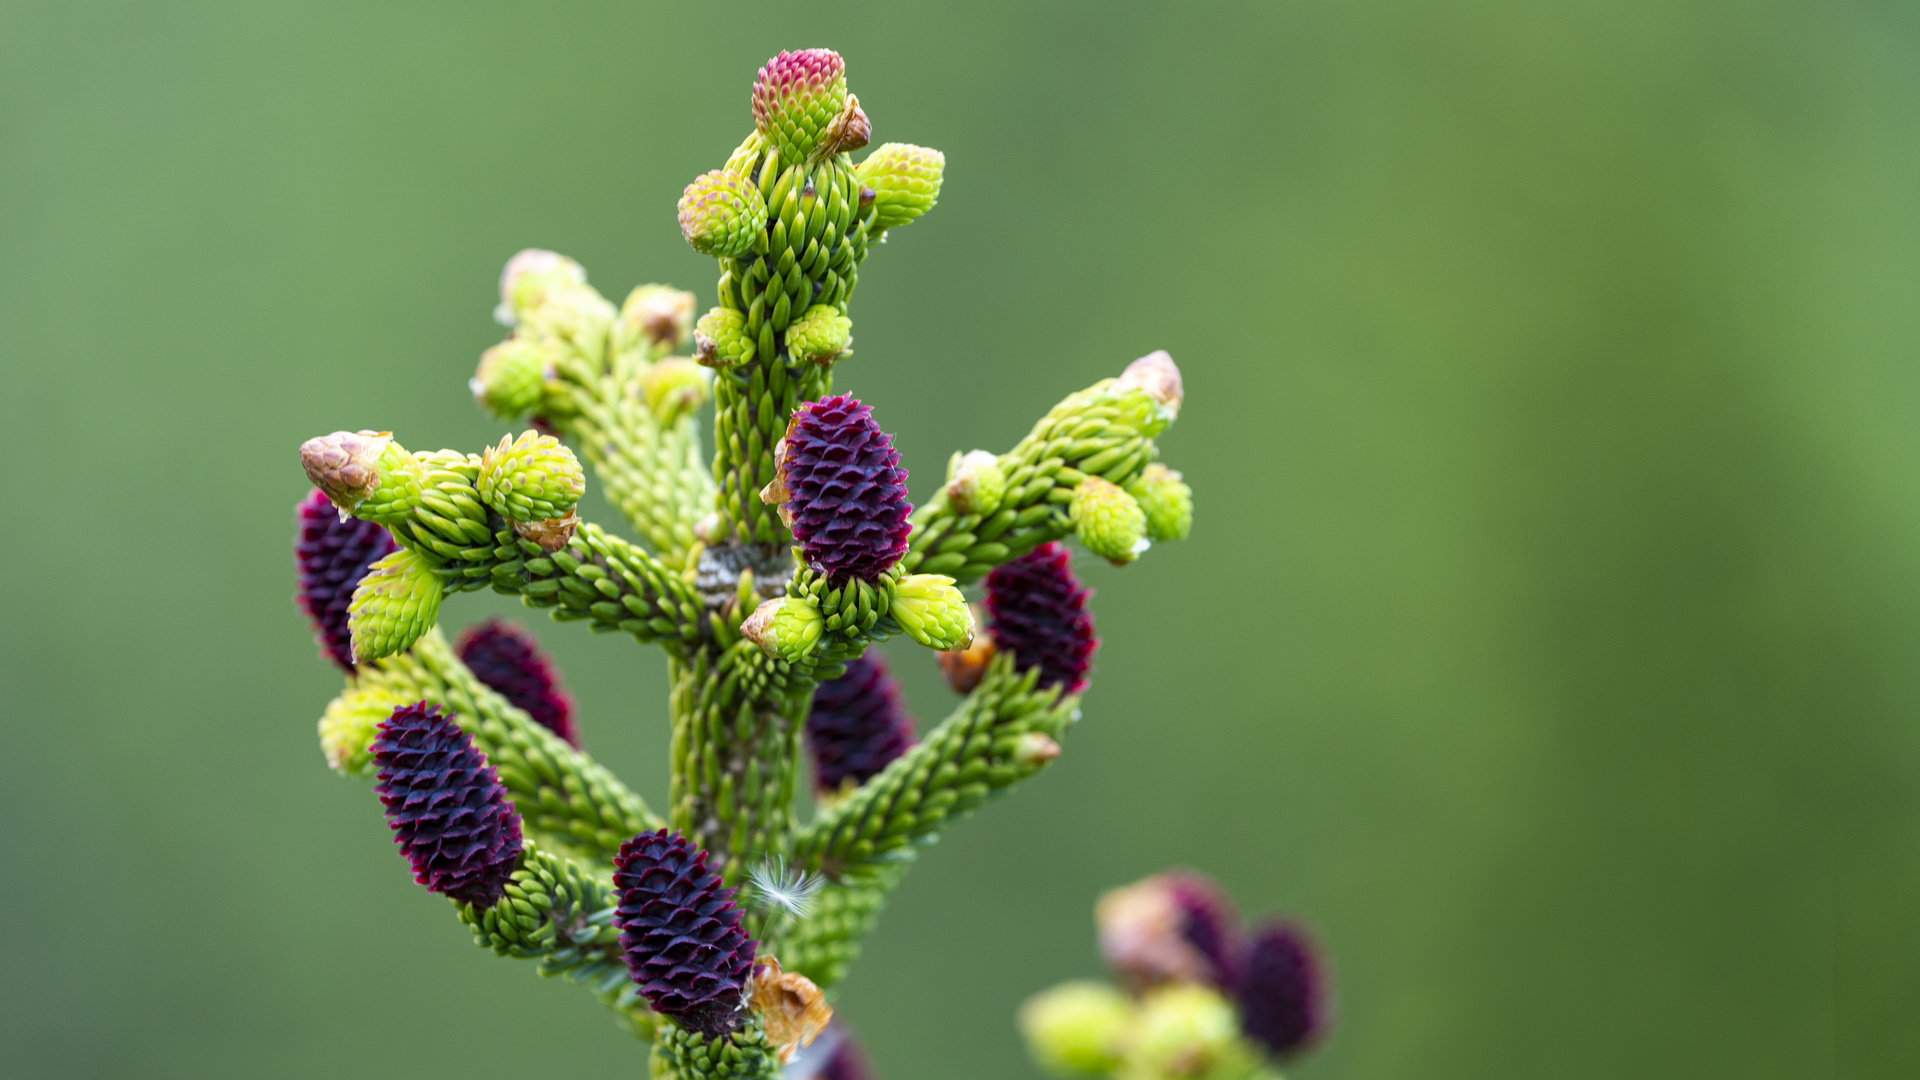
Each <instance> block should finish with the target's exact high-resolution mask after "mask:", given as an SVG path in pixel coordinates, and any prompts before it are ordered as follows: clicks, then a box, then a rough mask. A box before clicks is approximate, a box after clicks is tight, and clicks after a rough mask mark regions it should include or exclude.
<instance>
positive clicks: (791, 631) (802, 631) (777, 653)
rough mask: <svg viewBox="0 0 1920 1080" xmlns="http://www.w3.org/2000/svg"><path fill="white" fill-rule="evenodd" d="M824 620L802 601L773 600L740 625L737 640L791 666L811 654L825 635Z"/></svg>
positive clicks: (788, 599) (816, 609)
mask: <svg viewBox="0 0 1920 1080" xmlns="http://www.w3.org/2000/svg"><path fill="white" fill-rule="evenodd" d="M826 627H827V622H826V617H825V616H823V615H821V614H820V609H819V608H817V607H815V606H813V605H812V604H809V603H807V602H806V601H804V600H796V599H793V598H792V597H786V596H776V597H774V598H773V599H771V600H767V601H764V602H762V603H761V605H760V606H759V607H757V608H755V609H754V610H753V614H751V615H749V616H747V618H746V621H745V622H742V623H741V624H740V636H741V637H743V638H746V639H747V640H748V641H751V642H753V643H754V644H755V645H758V646H760V648H761V649H763V650H765V651H766V654H767V655H768V656H771V657H773V658H774V659H776V660H785V661H787V662H788V663H793V662H795V661H797V660H800V659H802V658H804V657H805V656H806V655H807V654H808V653H811V652H812V651H813V649H814V646H816V645H818V644H820V636H821V635H822V634H823V633H825V632H826Z"/></svg>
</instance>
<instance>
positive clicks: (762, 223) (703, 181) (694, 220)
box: [680, 169, 767, 259]
mask: <svg viewBox="0 0 1920 1080" xmlns="http://www.w3.org/2000/svg"><path fill="white" fill-rule="evenodd" d="M766 227H767V204H766V201H765V200H763V199H761V197H760V189H759V188H757V187H755V186H754V185H753V183H752V181H750V180H748V179H747V178H745V177H741V176H734V175H732V174H730V173H728V172H726V171H724V170H721V169H715V170H713V171H712V172H710V173H706V174H705V175H703V176H700V177H697V178H696V179H695V180H694V181H693V183H691V184H688V185H687V190H686V191H685V192H683V193H682V194H681V196H680V235H681V236H684V237H686V239H687V243H688V244H689V245H691V246H692V247H693V250H695V251H697V252H699V253H700V254H702V255H711V256H713V257H714V258H716V259H731V258H734V257H736V256H739V255H744V254H746V253H747V252H748V251H749V250H750V249H751V248H752V247H753V245H754V243H755V241H757V240H759V239H760V238H761V237H762V236H764V235H765V231H764V230H765V229H766Z"/></svg>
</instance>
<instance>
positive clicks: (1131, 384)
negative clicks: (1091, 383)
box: [1112, 349, 1186, 438]
mask: <svg viewBox="0 0 1920 1080" xmlns="http://www.w3.org/2000/svg"><path fill="white" fill-rule="evenodd" d="M1112 392H1113V393H1114V394H1116V395H1122V396H1127V395H1131V394H1134V393H1143V394H1145V395H1146V397H1147V401H1146V403H1145V407H1146V411H1145V414H1144V415H1142V416H1139V417H1123V419H1126V420H1128V421H1129V422H1130V423H1132V424H1133V425H1134V426H1135V427H1136V428H1138V429H1139V431H1140V434H1142V435H1145V436H1147V437H1148V438H1152V437H1153V436H1155V435H1158V434H1160V433H1161V432H1162V431H1165V430H1166V429H1167V425H1169V424H1171V423H1173V421H1174V419H1175V418H1176V417H1178V416H1179V415H1180V402H1181V401H1182V400H1184V398H1185V396H1186V391H1185V389H1184V387H1182V385H1181V382H1180V367H1179V365H1177V364H1175V363H1174V362H1173V357H1171V356H1168V355H1167V351H1166V350H1165V349H1159V350H1156V351H1154V352H1150V353H1148V354H1147V355H1145V356H1143V357H1141V358H1140V359H1138V360H1135V361H1134V362H1133V363H1131V364H1128V365H1127V370H1125V371H1123V372H1121V373H1120V377H1119V378H1118V379H1115V380H1114V381H1113V386H1112Z"/></svg>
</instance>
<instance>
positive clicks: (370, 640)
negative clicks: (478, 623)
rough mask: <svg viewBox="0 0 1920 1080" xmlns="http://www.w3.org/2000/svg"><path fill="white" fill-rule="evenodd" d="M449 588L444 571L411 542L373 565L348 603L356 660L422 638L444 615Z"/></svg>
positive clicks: (388, 653) (377, 656)
mask: <svg viewBox="0 0 1920 1080" xmlns="http://www.w3.org/2000/svg"><path fill="white" fill-rule="evenodd" d="M444 591H445V586H444V585H443V584H442V583H441V581H440V575H439V574H437V573H435V572H434V570H433V567H431V566H429V565H428V564H427V560H426V558H425V557H424V556H422V555H421V554H420V553H419V552H417V551H414V550H412V549H411V548H401V549H400V550H399V551H396V552H394V553H393V554H391V555H388V556H387V557H385V558H383V559H381V560H380V561H379V562H376V563H374V564H373V565H372V566H371V567H368V568H367V576H366V577H364V578H361V579H360V585H359V587H358V588H356V589H354V590H353V601H352V603H350V604H349V605H348V606H347V628H348V631H349V632H350V633H351V634H352V635H353V662H354V663H356V664H364V663H366V662H367V661H369V660H378V659H380V658H381V657H383V656H392V655H393V654H394V653H397V652H399V651H401V650H402V649H405V648H407V647H408V646H411V645H412V644H413V643H414V642H416V641H418V640H420V635H422V634H424V633H426V632H427V631H428V630H431V629H433V624H434V623H435V622H436V621H437V620H438V619H439V618H440V596H441V594H442V593H443V592H444Z"/></svg>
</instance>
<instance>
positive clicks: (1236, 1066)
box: [1114, 983, 1258, 1080]
mask: <svg viewBox="0 0 1920 1080" xmlns="http://www.w3.org/2000/svg"><path fill="white" fill-rule="evenodd" d="M1257 1068H1258V1059H1257V1058H1256V1057H1255V1055H1254V1054H1253V1053H1252V1052H1251V1050H1250V1049H1249V1048H1248V1047H1247V1046H1246V1044H1245V1043H1244V1042H1243V1041H1242V1040H1241V1038H1240V1022H1239V1017H1238V1016H1237V1015H1236V1014H1235V1013H1234V1009H1233V1003H1232V1002H1230V1001H1228V1000H1227V999H1226V998H1225V997H1222V996H1221V995H1220V994H1219V993H1218V992H1216V991H1214V990H1213V989H1211V988H1209V987H1205V986H1201V985H1198V984H1196V983H1173V984H1169V985H1167V986H1165V987H1162V988H1161V989H1159V990H1155V991H1153V992H1152V993H1150V994H1148V995H1147V997H1146V999H1145V1000H1144V1001H1142V1002H1141V1004H1140V1012H1139V1015H1138V1017H1137V1018H1136V1019H1135V1021H1134V1023H1133V1024H1132V1026H1131V1027H1130V1029H1129V1031H1128V1034H1127V1038H1126V1045H1125V1048H1124V1050H1123V1051H1122V1063H1121V1066H1120V1069H1119V1071H1118V1072H1116V1073H1115V1074H1114V1075H1115V1076H1117V1077H1120V1078H1122V1080H1239V1078H1242V1077H1246V1076H1249V1075H1250V1074H1252V1073H1254V1072H1255V1070H1256V1069H1257Z"/></svg>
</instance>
